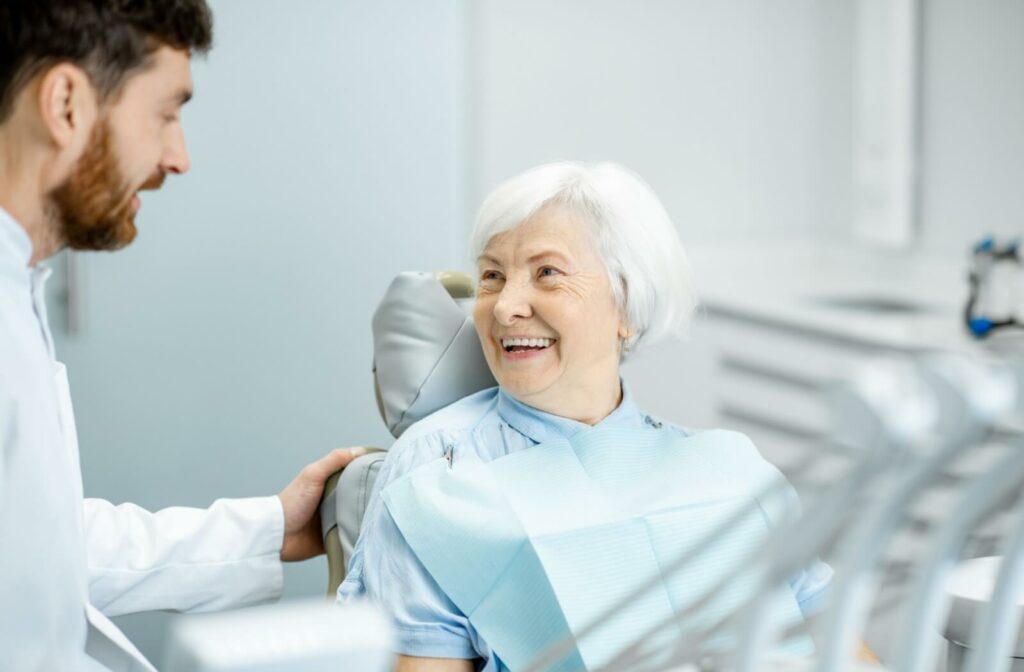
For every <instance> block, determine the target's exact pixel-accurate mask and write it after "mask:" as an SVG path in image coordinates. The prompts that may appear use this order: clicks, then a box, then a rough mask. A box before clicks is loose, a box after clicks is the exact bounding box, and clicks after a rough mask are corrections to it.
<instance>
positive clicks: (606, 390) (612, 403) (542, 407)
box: [516, 375, 622, 426]
mask: <svg viewBox="0 0 1024 672" xmlns="http://www.w3.org/2000/svg"><path fill="white" fill-rule="evenodd" d="M547 392H548V393H547V394H544V395H530V396H526V397H516V398H517V399H519V401H521V402H523V403H524V404H526V405H528V406H532V407H533V408H536V409H537V410H539V411H544V412H545V413H550V414H552V415H557V416H559V417H562V418H569V419H570V420H575V421H577V422H582V423H584V424H586V425H591V426H593V425H596V424H597V423H599V422H601V421H602V420H604V419H605V418H607V417H608V416H609V415H611V414H612V412H614V411H615V409H616V408H618V407H619V404H621V403H622V382H621V381H620V380H619V377H618V376H617V375H616V376H615V380H614V382H612V383H610V384H608V385H603V386H602V389H601V390H600V391H595V390H593V389H580V390H579V393H578V394H573V395H564V394H558V393H557V392H555V391H554V390H549V391H547ZM551 392H555V394H551Z"/></svg>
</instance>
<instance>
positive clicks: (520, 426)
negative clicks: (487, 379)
mask: <svg viewBox="0 0 1024 672" xmlns="http://www.w3.org/2000/svg"><path fill="white" fill-rule="evenodd" d="M619 384H620V385H622V401H621V402H619V405H618V407H617V408H616V409H615V410H614V411H612V412H611V413H609V414H608V415H607V416H606V417H605V418H604V419H603V420H601V421H600V422H599V423H597V425H595V426H596V427H642V426H644V424H645V423H646V416H644V414H643V413H641V412H640V409H639V408H637V405H636V401H634V400H633V394H632V392H630V390H629V387H628V386H627V385H626V383H625V382H623V381H622V379H619ZM498 415H500V416H501V418H502V420H504V421H505V422H507V423H508V424H509V425H510V426H511V427H512V428H513V429H515V430H517V431H519V432H521V433H522V434H525V435H526V436H528V437H529V438H530V439H532V440H533V441H536V442H537V443H544V442H545V441H549V440H551V439H554V438H569V437H571V436H573V435H574V434H576V433H577V432H580V431H582V430H584V429H588V428H590V425H588V424H586V423H584V422H579V421H577V420H572V419H571V418H563V417H561V416H558V415H553V414H551V413H545V412H544V411H541V410H539V409H536V408H533V407H532V406H527V405H526V404H524V403H523V402H521V401H519V400H517V399H515V398H514V397H512V395H510V394H508V393H507V392H505V390H503V389H502V388H500V387H499V388H498Z"/></svg>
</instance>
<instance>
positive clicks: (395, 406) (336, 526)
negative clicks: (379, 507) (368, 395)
mask: <svg viewBox="0 0 1024 672" xmlns="http://www.w3.org/2000/svg"><path fill="white" fill-rule="evenodd" d="M472 307H473V282H472V280H471V279H470V277H469V276H468V275H466V274H464V273H458V272H453V271H443V272H439V273H402V274H400V275H399V276H398V277H396V278H395V279H394V281H392V283H391V285H390V286H389V287H388V290H387V292H386V293H385V295H384V298H383V299H382V301H381V303H380V305H379V306H378V308H377V310H376V312H375V313H374V315H373V323H372V324H373V352H374V356H373V387H374V393H375V395H376V398H377V409H378V410H379V411H380V415H381V418H382V419H383V420H384V424H385V425H386V426H387V428H388V431H389V432H391V435H392V436H394V437H395V438H396V439H397V438H398V437H399V436H401V435H402V432H404V431H405V430H406V429H408V428H409V427H410V426H411V425H412V424H413V423H415V422H417V421H418V420H421V419H422V418H425V417H426V416H428V415H430V414H431V413H433V412H434V411H437V410H439V409H441V408H443V407H445V406H447V405H448V404H450V403H452V402H455V401H458V400H459V399H461V398H463V397H465V396H468V395H470V394H473V393H474V392H478V391H480V390H483V389H486V388H488V387H493V386H494V385H496V384H497V383H496V382H495V381H494V378H493V377H492V376H491V373H490V369H488V367H487V362H486V360H485V359H484V355H483V351H482V350H481V349H480V341H479V339H478V338H477V335H476V329H475V328H474V326H473V320H472ZM368 450H369V451H370V452H368V453H367V454H366V455H363V456H361V457H359V458H356V459H355V460H353V461H352V462H351V463H349V465H348V466H347V467H345V468H344V469H343V470H341V471H339V472H338V473H336V474H334V475H333V476H331V478H330V479H329V480H328V481H327V485H326V487H325V488H324V498H323V501H322V502H321V504H320V524H321V529H322V530H323V535H324V547H325V548H326V550H327V565H328V582H327V596H328V597H329V598H333V597H334V596H335V594H336V593H337V591H338V586H340V585H341V582H342V581H343V580H344V579H345V570H346V567H347V566H348V561H349V559H350V558H351V557H352V551H353V550H354V548H355V544H356V540H357V539H358V538H359V528H360V526H361V525H362V521H363V515H364V514H365V513H366V507H367V505H368V504H369V502H370V495H371V493H372V492H373V484H374V482H375V481H376V480H377V474H378V472H379V471H380V468H381V465H382V464H383V462H384V457H385V455H386V453H385V452H384V451H383V450H381V449H379V448H369V449H368Z"/></svg>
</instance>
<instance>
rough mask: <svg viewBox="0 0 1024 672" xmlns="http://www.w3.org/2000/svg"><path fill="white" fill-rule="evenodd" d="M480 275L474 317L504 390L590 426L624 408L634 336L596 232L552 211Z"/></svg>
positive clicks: (498, 249) (510, 239)
mask: <svg viewBox="0 0 1024 672" xmlns="http://www.w3.org/2000/svg"><path fill="white" fill-rule="evenodd" d="M477 267H478V268H477V270H478V271H479V273H478V276H477V277H478V289H477V299H476V308H475V310H474V315H473V319H474V321H475V323H476V329H477V333H478V334H479V336H480V343H481V345H482V346H483V350H484V355H485V356H486V358H487V363H488V365H489V366H490V368H491V372H492V373H493V374H494V377H495V378H496V379H497V381H498V384H499V385H501V386H502V388H503V389H504V390H505V391H506V392H508V393H509V394H511V395H512V396H513V397H515V398H516V399H518V400H520V401H522V402H524V403H526V404H529V405H530V406H533V407H535V408H539V409H541V410H543V411H547V412H549V413H553V414H555V415H560V416H563V417H570V418H574V419H576V420H580V421H582V422H596V421H598V420H600V419H601V418H602V417H604V415H607V414H608V413H609V412H611V411H612V410H614V408H615V406H616V405H617V404H618V400H619V394H620V388H619V343H620V339H622V338H624V337H625V336H626V335H627V334H628V329H627V326H626V325H625V323H624V320H623V319H622V317H621V313H620V311H619V308H618V306H617V305H616V303H615V298H614V296H613V294H612V288H611V284H610V283H609V280H608V273H607V271H606V270H605V267H604V263H603V261H602V260H601V257H600V256H599V255H598V253H597V250H596V249H595V246H594V242H593V240H592V235H591V233H590V230H589V227H587V226H586V224H585V223H584V222H582V221H580V219H579V218H578V217H577V216H575V215H573V214H572V213H570V212H569V211H567V210H565V209H564V208H561V207H559V206H553V205H549V206H545V207H543V208H541V210H539V211H538V212H537V213H536V214H535V215H533V216H532V217H531V218H529V219H528V220H526V221H524V222H523V223H522V224H520V225H518V226H517V227H515V228H513V229H510V230H508V231H505V232H503V233H500V234H498V235H496V236H494V237H493V238H491V240H490V241H489V242H488V244H487V247H486V248H485V249H484V252H483V254H481V255H480V258H479V259H478V260H477ZM609 403H610V404H611V405H610V406H609Z"/></svg>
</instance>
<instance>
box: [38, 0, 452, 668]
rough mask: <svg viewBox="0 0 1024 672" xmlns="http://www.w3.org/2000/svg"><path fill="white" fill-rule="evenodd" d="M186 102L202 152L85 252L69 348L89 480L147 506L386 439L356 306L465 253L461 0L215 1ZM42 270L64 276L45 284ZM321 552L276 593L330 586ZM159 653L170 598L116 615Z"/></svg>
mask: <svg viewBox="0 0 1024 672" xmlns="http://www.w3.org/2000/svg"><path fill="white" fill-rule="evenodd" d="M213 9H214V13H215V23H216V29H215V42H216V44H215V48H214V50H213V51H212V52H211V54H210V55H209V57H208V59H207V60H206V61H198V62H196V63H195V64H194V77H195V88H196V96H195V99H194V101H193V102H192V103H190V104H189V105H188V106H187V108H186V111H185V114H184V123H185V129H186V135H187V138H188V141H189V146H190V149H191V152H192V158H193V163H194V169H193V170H192V172H191V174H189V175H186V176H184V177H171V178H170V179H169V180H168V181H167V183H166V185H165V187H164V189H163V191H161V192H159V193H154V194H146V195H144V196H143V207H142V210H141V213H140V216H139V220H138V225H139V230H140V234H139V238H138V240H137V241H136V242H135V243H134V244H133V245H132V246H131V247H130V248H128V249H126V250H124V251H121V252H118V253H116V254H112V255H106V254H104V255H88V256H87V257H86V258H85V263H86V272H87V278H86V280H87V295H86V309H87V314H86V320H87V323H86V327H85V331H84V332H83V333H82V334H81V335H80V336H75V337H67V336H66V335H65V333H64V330H63V329H62V328H61V324H62V322H63V321H62V319H61V317H62V315H61V311H60V310H59V306H56V307H55V310H53V312H54V322H55V327H57V328H56V331H57V336H58V340H59V343H58V354H59V356H60V357H61V358H62V359H63V360H64V361H65V362H67V364H68V366H69V369H70V380H71V387H72V392H73V394H74V399H75V406H76V414H77V417H78V425H79V433H80V438H81V446H82V469H83V472H84V477H85V489H86V493H87V495H92V496H102V497H106V498H109V499H112V500H115V501H124V500H129V501H135V502H137V503H139V504H141V505H143V506H147V507H151V508H159V507H163V506H167V505H172V504H185V505H198V506H206V505H208V504H209V503H210V502H211V501H212V500H213V499H214V498H216V497H222V496H247V495H258V494H260V495H261V494H272V493H275V492H277V491H278V490H279V489H280V488H281V487H282V486H283V485H285V483H286V482H287V481H288V480H289V479H290V478H291V477H293V476H294V474H295V473H297V471H298V470H299V468H300V467H301V466H302V465H304V464H305V463H306V462H308V461H311V460H312V459H314V458H316V457H318V456H320V455H321V454H323V453H325V452H326V451H327V450H329V449H330V448H332V447H335V446H337V445H349V444H358V443H369V444H385V445H386V444H388V443H389V441H388V439H389V438H390V437H389V436H388V435H387V434H386V432H385V431H384V427H383V423H382V422H381V421H380V419H379V418H378V416H377V411H376V407H375V405H374V400H373V392H372V384H371V376H370V366H371V344H370V317H371V314H372V311H373V308H374V307H375V305H376V302H377V300H378V298H379V297H380V295H381V294H382V293H383V291H384V288H385V287H386V285H387V283H388V282H389V281H390V279H391V278H392V277H393V276H394V275H395V274H396V273H397V272H399V271H402V270H408V269H417V268H426V269H433V268H443V267H447V266H451V265H454V264H456V263H457V262H461V261H462V259H463V253H462V246H463V243H462V236H461V235H460V234H459V231H460V230H462V229H464V226H460V225H459V224H458V222H459V220H460V218H464V214H463V212H462V211H461V210H460V207H461V201H460V200H459V199H461V198H462V193H463V192H462V191H461V187H460V179H461V177H460V174H461V167H462V164H461V163H460V162H459V161H458V157H457V151H458V148H459V147H460V143H459V142H458V140H457V138H456V133H457V128H456V123H457V121H458V118H459V115H458V114H457V111H456V110H455V109H454V105H455V101H456V100H457V96H456V94H455V90H454V89H455V86H456V81H457V77H458V72H459V68H458V67H457V59H458V58H459V54H458V45H459V44H460V39H461V38H460V37H459V35H458V34H457V29H458V26H459V22H458V21H457V20H456V18H457V17H456V11H457V2H456V1H455V0H433V1H432V2H430V3H423V2H420V1H419V0H386V1H383V0H374V1H373V2H344V3H337V2H320V1H315V0H307V1H305V2H288V3H282V2H274V1H273V0H258V1H257V0H247V1H246V2H227V1H224V2H214V3H213ZM55 289H56V288H55ZM326 579H327V574H326V567H325V564H324V561H323V559H316V560H313V561H310V562H308V563H302V564H301V565H296V566H289V567H288V568H287V571H286V574H285V580H286V595H290V596H294V595H310V594H316V593H319V592H321V591H323V590H324V588H325V587H326ZM120 621H121V623H122V625H124V627H125V628H126V630H127V631H128V632H129V634H130V635H131V636H132V637H133V638H134V639H136V641H137V642H138V643H139V644H140V646H141V648H142V649H143V651H145V652H146V653H149V654H151V655H155V656H156V660H157V662H159V649H160V646H161V635H162V627H163V624H164V618H163V616H162V615H145V616H138V617H127V618H123V619H120Z"/></svg>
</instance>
